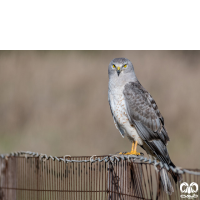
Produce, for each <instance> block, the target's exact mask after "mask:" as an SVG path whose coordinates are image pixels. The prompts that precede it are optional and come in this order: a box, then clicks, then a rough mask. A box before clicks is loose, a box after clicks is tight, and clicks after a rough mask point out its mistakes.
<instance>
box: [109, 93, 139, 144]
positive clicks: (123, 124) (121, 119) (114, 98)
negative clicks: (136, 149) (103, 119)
mask: <svg viewBox="0 0 200 200" xmlns="http://www.w3.org/2000/svg"><path fill="white" fill-rule="evenodd" d="M110 100H111V107H112V111H113V115H114V117H115V120H116V122H117V123H118V125H119V126H120V129H123V131H124V133H125V134H126V135H127V136H128V138H129V139H130V140H133V141H136V140H137V141H138V144H139V145H142V141H141V139H140V137H139V135H138V133H137V131H136V129H135V127H134V126H133V125H132V124H131V123H130V121H129V118H128V115H127V113H126V105H125V99H124V95H123V94H117V95H112V94H111V96H110Z"/></svg>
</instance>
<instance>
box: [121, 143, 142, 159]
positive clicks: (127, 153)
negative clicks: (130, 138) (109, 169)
mask: <svg viewBox="0 0 200 200" xmlns="http://www.w3.org/2000/svg"><path fill="white" fill-rule="evenodd" d="M136 148H137V141H136V142H135V145H134V142H133V143H132V148H131V151H130V152H126V153H122V152H121V153H119V154H122V155H136V156H139V155H140V153H139V152H137V151H136Z"/></svg>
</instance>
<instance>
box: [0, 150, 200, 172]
mask: <svg viewBox="0 0 200 200" xmlns="http://www.w3.org/2000/svg"><path fill="white" fill-rule="evenodd" d="M22 155H24V156H25V157H26V158H27V159H28V158H29V157H28V156H30V157H39V158H40V160H41V161H45V160H49V159H52V160H53V161H55V160H57V161H59V162H61V161H62V162H64V163H87V162H90V163H94V162H103V161H104V162H105V163H107V162H109V161H111V162H112V163H113V162H114V161H115V160H117V161H118V162H119V161H121V160H128V161H132V162H134V161H136V160H138V161H140V162H142V163H148V164H153V165H154V166H157V165H160V168H161V169H162V168H165V169H166V170H167V171H169V170H170V169H171V170H172V171H173V172H175V173H178V174H184V173H187V174H192V175H200V172H195V171H190V170H187V169H180V168H178V167H176V168H174V167H172V166H168V165H167V164H166V163H162V162H157V161H156V160H151V159H150V158H146V157H143V156H136V155H109V156H105V157H103V158H102V159H100V158H98V156H96V155H93V156H91V157H90V159H89V160H71V159H66V157H71V156H70V155H65V156H63V158H62V157H57V156H51V155H49V156H47V155H46V154H42V153H35V152H31V151H18V152H11V153H9V154H0V157H1V158H3V159H7V157H10V156H13V157H15V156H22ZM95 157H97V158H95ZM94 158H95V159H94Z"/></svg>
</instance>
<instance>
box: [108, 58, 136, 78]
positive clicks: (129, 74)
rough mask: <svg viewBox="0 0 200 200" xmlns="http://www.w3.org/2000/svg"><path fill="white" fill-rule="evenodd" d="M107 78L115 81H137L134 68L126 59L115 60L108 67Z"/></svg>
mask: <svg viewBox="0 0 200 200" xmlns="http://www.w3.org/2000/svg"><path fill="white" fill-rule="evenodd" d="M108 75H109V78H115V79H118V80H120V79H133V78H135V79H137V78H136V76H135V72H134V68H133V65H132V63H131V61H130V60H128V59H127V58H115V59H113V60H112V61H111V62H110V64H109V66H108Z"/></svg>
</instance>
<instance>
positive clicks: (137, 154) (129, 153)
mask: <svg viewBox="0 0 200 200" xmlns="http://www.w3.org/2000/svg"><path fill="white" fill-rule="evenodd" d="M119 154H122V155H136V156H139V155H140V153H139V152H137V151H130V152H124V153H123V152H120V153H119Z"/></svg>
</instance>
